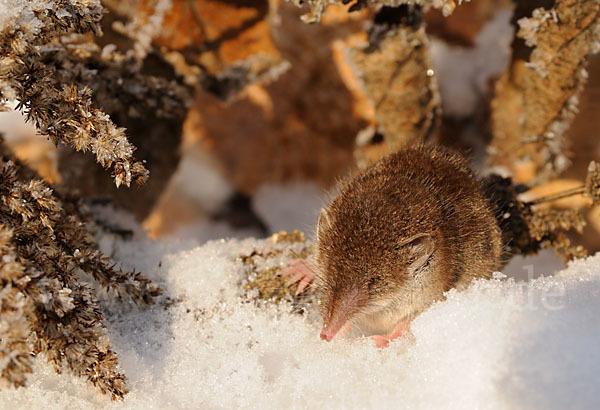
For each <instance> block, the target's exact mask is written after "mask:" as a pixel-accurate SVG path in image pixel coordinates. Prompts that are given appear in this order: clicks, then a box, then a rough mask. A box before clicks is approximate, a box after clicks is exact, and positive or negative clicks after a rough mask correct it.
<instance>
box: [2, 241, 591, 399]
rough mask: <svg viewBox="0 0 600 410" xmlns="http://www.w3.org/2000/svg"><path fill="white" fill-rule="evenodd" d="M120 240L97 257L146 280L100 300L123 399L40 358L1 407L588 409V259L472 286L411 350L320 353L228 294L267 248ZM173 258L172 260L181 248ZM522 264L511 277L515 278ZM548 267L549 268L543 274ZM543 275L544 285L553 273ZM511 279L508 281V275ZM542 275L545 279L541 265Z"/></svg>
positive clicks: (398, 344)
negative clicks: (146, 293) (241, 259)
mask: <svg viewBox="0 0 600 410" xmlns="http://www.w3.org/2000/svg"><path fill="white" fill-rule="evenodd" d="M139 234H141V233H140V232H137V231H136V232H135V234H134V240H129V241H123V240H122V239H119V238H118V237H111V238H110V239H109V240H108V241H106V240H105V241H104V243H105V244H106V243H108V244H109V245H110V246H107V248H106V249H105V250H106V251H109V252H110V251H112V256H113V257H114V258H116V259H117V260H123V261H127V266H125V267H130V266H129V265H133V266H135V267H136V268H137V269H139V270H142V271H144V273H147V274H148V275H149V276H150V277H151V278H153V279H154V280H156V281H157V282H158V283H159V284H160V285H161V286H162V287H163V288H164V289H165V291H166V296H168V298H169V299H168V300H170V301H171V303H165V301H163V302H161V303H159V304H158V305H156V306H153V307H151V308H149V309H139V308H137V307H135V306H130V305H122V304H119V303H117V302H114V301H110V300H109V299H104V300H103V302H102V306H103V310H104V311H105V313H106V317H107V318H108V321H107V327H108V331H109V336H110V338H111V341H112V343H113V347H114V350H115V351H116V352H117V353H118V355H119V359H120V363H121V366H122V368H123V370H124V372H125V373H126V374H127V376H128V378H129V385H130V388H131V391H130V393H129V394H128V395H127V396H126V398H125V400H124V401H123V402H115V403H113V402H111V401H110V400H109V399H108V397H106V396H102V395H100V394H97V393H96V391H95V389H94V388H93V387H91V386H90V385H89V384H88V383H86V382H85V381H83V380H81V379H78V378H76V377H73V376H71V375H69V374H68V372H65V373H64V374H62V375H57V374H55V373H54V372H53V371H52V370H51V369H50V367H49V366H48V365H47V364H46V363H45V362H44V360H43V359H38V360H37V361H36V368H35V373H34V374H33V375H31V377H30V379H29V387H27V388H26V389H17V390H14V389H6V390H4V391H2V392H0V408H6V409H9V408H10V409H11V410H12V409H15V408H69V409H84V408H85V409H89V408H107V409H110V408H115V409H164V408H258V407H260V408H374V407H377V408H398V407H411V408H417V409H430V408H456V409H465V408H492V409H496V408H506V407H514V408H539V409H561V408H565V407H570V408H597V406H598V404H599V399H598V398H597V394H596V392H597V390H598V388H599V387H600V376H599V375H598V372H597V369H598V367H599V366H600V351H599V350H598V348H597V343H598V340H600V254H599V255H596V256H594V257H590V258H588V259H587V260H582V261H576V262H574V263H571V264H570V265H569V266H568V267H567V268H566V269H565V270H562V271H560V272H558V273H556V274H554V275H552V276H536V277H535V278H532V279H527V280H525V281H523V280H518V281H516V280H515V279H513V278H505V279H499V278H500V276H497V277H496V278H495V279H492V280H480V281H476V282H474V283H473V284H472V286H471V287H470V288H469V289H467V290H466V291H464V292H456V291H450V292H449V293H448V294H447V299H446V300H445V301H441V302H438V303H436V304H435V305H433V306H432V307H431V308H430V309H429V310H427V311H426V312H424V313H423V314H421V315H420V316H419V317H418V318H416V319H415V321H414V322H413V324H412V332H413V334H414V340H408V339H401V340H397V341H394V342H392V343H391V344H390V347H388V348H387V349H382V350H381V349H376V348H375V347H374V345H373V343H372V342H371V341H370V340H369V339H366V338H356V337H354V338H353V337H348V338H346V339H336V340H334V341H333V342H331V343H326V342H324V341H322V340H320V339H319V336H318V334H319V333H318V332H319V326H320V323H319V320H318V318H316V315H308V316H301V315H297V314H292V313H290V310H289V306H287V305H285V304H283V305H280V306H271V305H267V306H262V307H261V308H258V307H257V306H255V305H254V304H253V303H249V302H248V301H247V300H245V299H244V298H243V297H242V296H241V291H240V286H239V284H240V282H241V279H242V276H241V271H242V268H241V266H240V265H239V264H238V263H236V261H235V260H236V257H237V256H238V255H240V254H247V253H249V252H251V251H252V249H255V248H262V247H264V246H265V244H266V241H264V240H256V239H245V240H229V241H225V240H220V241H212V242H208V243H206V244H205V245H203V246H199V247H198V246H196V247H193V246H190V244H189V243H187V244H184V245H182V244H173V243H167V242H152V241H150V240H148V239H141V238H140V237H139ZM182 249H183V250H182ZM527 263H528V262H527V260H520V261H518V263H517V265H519V264H520V265H521V268H522V267H523V266H527ZM552 263H554V262H552ZM552 263H551V264H550V265H547V267H546V268H545V269H547V270H546V271H545V272H544V273H546V274H551V273H552V269H554V268H556V265H552ZM517 265H515V266H513V268H512V269H516V270H518V266H517ZM552 266H554V268H553V267H552Z"/></svg>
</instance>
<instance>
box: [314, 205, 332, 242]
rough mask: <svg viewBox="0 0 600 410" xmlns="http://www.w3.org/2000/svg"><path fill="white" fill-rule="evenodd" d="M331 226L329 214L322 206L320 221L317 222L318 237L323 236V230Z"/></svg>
mask: <svg viewBox="0 0 600 410" xmlns="http://www.w3.org/2000/svg"><path fill="white" fill-rule="evenodd" d="M329 226H330V219H329V215H328V214H327V211H326V210H325V208H321V215H319V222H317V238H319V237H320V236H321V234H322V233H323V231H325V229H327V228H328V227H329Z"/></svg>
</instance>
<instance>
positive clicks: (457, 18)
mask: <svg viewBox="0 0 600 410" xmlns="http://www.w3.org/2000/svg"><path fill="white" fill-rule="evenodd" d="M510 5H511V1H510V0H474V1H471V2H468V3H463V4H461V5H460V6H458V7H456V9H455V10H454V12H453V13H452V14H451V15H450V16H448V17H444V14H443V13H442V12H441V11H440V10H438V9H434V8H431V9H430V10H429V11H428V12H427V13H426V14H425V21H426V24H427V33H428V34H431V35H434V36H436V37H439V38H441V39H442V40H444V41H446V42H447V43H449V44H454V45H459V46H464V47H470V46H473V44H474V41H475V37H476V36H477V34H479V31H481V28H482V27H483V26H484V25H485V24H486V23H487V22H488V21H489V20H490V19H491V18H492V17H493V16H494V14H495V13H496V11H498V10H499V9H501V8H504V7H508V6H510Z"/></svg>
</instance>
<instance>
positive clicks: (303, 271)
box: [279, 259, 315, 295]
mask: <svg viewBox="0 0 600 410" xmlns="http://www.w3.org/2000/svg"><path fill="white" fill-rule="evenodd" d="M279 274H280V275H284V276H289V275H293V276H292V277H291V278H290V280H288V281H287V283H286V286H289V285H291V284H292V283H296V282H299V283H298V289H296V295H299V294H300V293H302V292H304V290H305V289H306V288H308V287H309V286H310V285H312V283H313V282H314V281H315V273H314V272H313V270H312V269H311V268H310V266H309V265H308V262H306V261H305V260H304V259H295V260H293V261H292V263H291V264H290V266H289V267H287V268H285V269H283V270H282V271H281V272H279Z"/></svg>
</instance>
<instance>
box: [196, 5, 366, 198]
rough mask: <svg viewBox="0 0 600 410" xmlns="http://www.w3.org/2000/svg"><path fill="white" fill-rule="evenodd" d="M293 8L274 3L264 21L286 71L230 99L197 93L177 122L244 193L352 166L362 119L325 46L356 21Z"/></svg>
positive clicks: (326, 181) (323, 178) (321, 177)
mask: <svg viewBox="0 0 600 410" xmlns="http://www.w3.org/2000/svg"><path fill="white" fill-rule="evenodd" d="M300 14H301V11H299V10H298V9H297V8H295V7H294V6H293V5H290V4H287V3H282V4H281V5H280V8H279V10H278V24H276V25H273V26H272V32H273V39H274V41H275V45H276V46H277V48H278V50H279V51H280V52H281V54H282V56H283V58H284V59H285V60H287V61H289V63H290V68H289V70H288V71H286V72H285V73H283V74H282V75H281V76H280V77H279V78H278V79H277V80H276V81H273V82H271V83H269V84H264V85H256V86H252V87H249V88H246V89H245V90H244V91H243V93H242V94H240V95H239V96H238V97H237V98H235V99H234V100H232V101H230V102H221V101H219V100H218V99H217V98H215V97H214V96H213V95H211V94H209V93H207V92H203V91H199V92H198V94H197V97H196V103H195V105H194V107H193V108H192V110H191V112H190V115H189V118H188V120H187V121H186V124H185V127H184V133H185V138H186V140H187V141H197V142H199V143H201V144H202V145H203V146H204V148H205V149H206V151H208V152H209V153H211V155H212V156H213V157H214V158H215V159H216V160H217V162H218V164H219V167H220V168H221V171H222V173H223V174H224V175H226V176H227V178H228V179H229V180H231V181H232V182H233V184H234V185H235V187H236V188H237V189H238V190H239V191H241V192H243V193H244V194H247V195H251V194H252V193H253V192H255V191H256V190H257V189H258V187H259V186H260V185H262V184H263V183H265V182H279V183H284V182H287V181H290V180H311V181H316V182H317V183H319V184H321V185H322V186H329V185H331V184H332V183H333V182H334V181H335V180H336V178H338V177H339V176H340V175H343V174H344V173H345V172H346V171H347V170H348V169H349V168H351V167H352V166H353V158H352V150H353V146H354V139H355V136H356V133H357V132H358V130H360V129H361V128H362V127H363V126H364V125H366V124H365V122H364V121H363V120H361V119H359V118H356V116H355V113H354V107H353V96H352V94H351V93H350V92H349V91H348V88H347V87H346V84H345V83H344V81H343V79H342V77H341V75H340V71H339V69H338V66H337V65H336V61H335V59H334V55H333V51H332V47H333V43H334V42H335V41H336V40H338V39H342V38H345V37H346V36H349V35H351V34H353V33H356V32H358V31H360V29H361V26H360V24H359V22H356V21H354V20H343V21H341V22H340V21H339V20H335V19H334V20H332V21H330V23H329V24H325V25H307V24H305V23H303V22H301V21H300V18H299V17H300Z"/></svg>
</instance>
